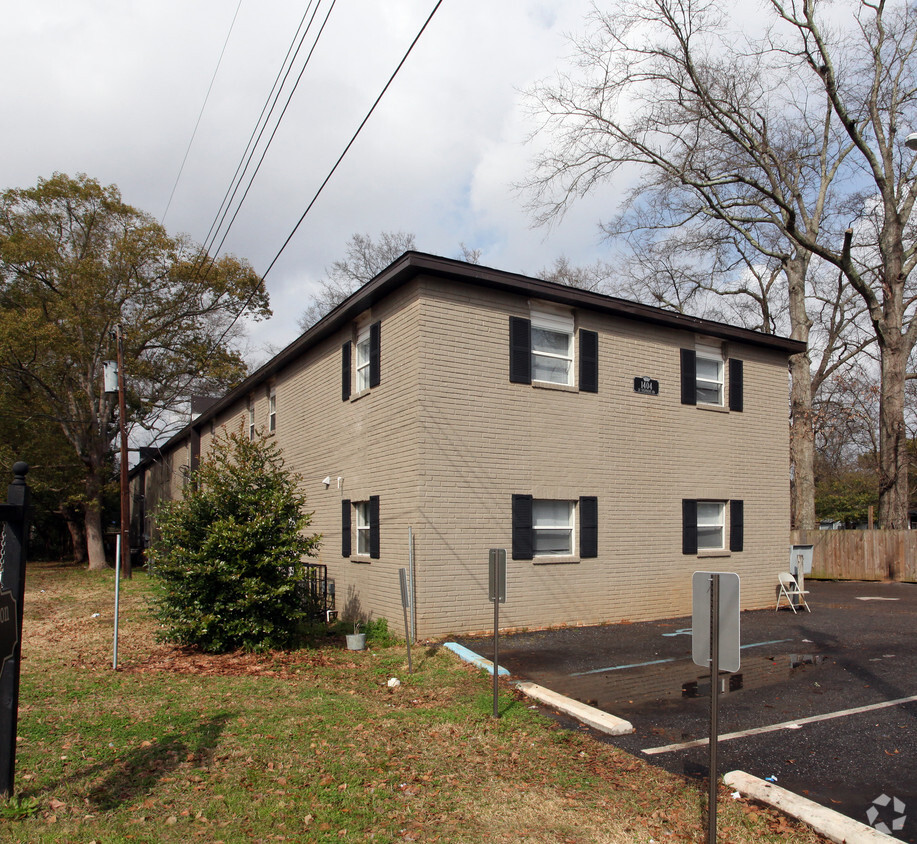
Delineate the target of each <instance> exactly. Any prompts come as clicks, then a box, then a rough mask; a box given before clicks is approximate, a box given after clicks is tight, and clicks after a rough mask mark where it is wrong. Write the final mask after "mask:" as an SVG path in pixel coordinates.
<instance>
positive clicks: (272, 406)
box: [267, 387, 277, 434]
mask: <svg viewBox="0 0 917 844" xmlns="http://www.w3.org/2000/svg"><path fill="white" fill-rule="evenodd" d="M267 402H268V405H267V429H268V430H269V431H270V432H271V433H272V434H273V433H274V431H276V430H277V393H276V391H275V390H274V388H273V387H272V388H271V394H270V396H268V400H267Z"/></svg>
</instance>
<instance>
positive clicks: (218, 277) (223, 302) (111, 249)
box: [0, 173, 270, 569]
mask: <svg viewBox="0 0 917 844" xmlns="http://www.w3.org/2000/svg"><path fill="white" fill-rule="evenodd" d="M243 315H248V316H251V317H254V318H262V317H266V316H269V315H270V310H269V308H268V297H267V293H266V291H265V288H264V284H263V282H262V280H261V278H260V277H259V276H258V275H257V274H256V273H255V272H254V270H253V269H252V268H251V267H250V266H249V265H248V264H247V263H246V262H245V261H241V260H238V259H236V258H234V257H231V256H228V257H221V258H218V259H213V258H211V257H209V256H207V255H206V254H203V253H202V251H201V250H200V249H199V248H198V247H197V246H195V245H194V244H193V243H192V242H191V241H190V240H189V239H188V238H186V237H183V236H180V237H173V236H170V235H169V234H168V233H167V232H166V231H165V229H164V228H163V227H162V226H161V225H160V224H159V223H157V222H156V221H155V220H154V219H153V218H152V217H150V216H149V215H148V214H146V213H144V212H142V211H139V210H137V209H136V208H133V207H131V206H130V205H127V204H125V203H124V202H123V201H122V198H121V194H120V192H119V190H118V188H117V187H115V186H114V185H110V186H103V185H101V184H100V183H99V182H98V181H96V180H95V179H92V178H89V177H88V176H85V175H82V174H81V175H78V176H76V177H75V178H71V177H69V176H67V175H64V174H60V173H56V174H54V175H53V176H52V177H51V178H49V179H40V180H39V182H38V184H37V185H36V186H35V187H31V188H23V189H9V190H6V191H5V192H4V193H3V194H2V196H0V378H2V379H3V381H4V389H5V390H6V391H9V392H12V394H13V395H15V397H16V403H15V405H14V407H17V408H19V409H20V411H21V413H22V419H23V425H24V426H26V427H28V425H29V422H28V419H29V418H30V417H32V418H35V417H39V418H41V419H43V420H50V421H52V422H53V423H54V424H56V425H57V426H58V427H59V429H60V431H61V433H62V434H63V436H64V438H65V439H66V442H67V443H68V444H69V446H70V448H71V449H72V451H73V453H74V455H75V456H76V458H77V460H78V462H79V465H80V466H81V467H82V481H81V487H82V489H81V496H80V498H81V505H82V509H83V517H84V520H85V534H86V543H87V550H88V557H89V565H90V568H94V569H97V568H102V567H104V565H105V553H104V548H103V544H102V524H101V494H102V490H103V488H104V485H105V483H106V482H107V481H108V480H109V478H110V466H111V460H110V457H111V452H112V447H113V439H114V435H115V429H116V421H117V417H116V412H117V401H116V396H114V395H110V394H106V393H104V392H103V378H102V371H103V364H104V361H105V360H107V359H114V357H115V354H114V352H115V348H114V343H113V332H114V330H115V327H116V326H117V325H119V324H120V325H121V326H122V332H123V338H124V370H125V376H126V377H125V380H126V384H127V389H126V391H125V393H126V398H127V408H128V409H127V416H128V418H127V419H126V420H125V421H126V422H127V424H128V425H129V426H137V425H141V426H142V425H150V424H151V423H152V420H154V419H157V418H161V417H162V415H163V414H164V413H169V412H170V411H174V410H176V409H177V408H178V407H179V405H180V403H181V402H182V401H187V399H188V397H189V395H191V394H195V393H196V394H214V393H220V392H223V391H224V390H225V389H227V388H228V387H230V386H232V385H233V384H235V383H237V382H238V381H239V380H241V378H242V377H244V375H245V371H246V370H245V365H244V363H243V360H242V357H241V355H240V353H239V352H238V351H237V350H236V349H235V348H234V344H233V340H234V338H235V336H236V333H237V331H238V320H239V318H240V317H241V316H243ZM8 406H9V405H8ZM38 430H39V429H38V428H37V427H36V432H37V431H38Z"/></svg>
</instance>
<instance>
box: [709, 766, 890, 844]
mask: <svg viewBox="0 0 917 844" xmlns="http://www.w3.org/2000/svg"><path fill="white" fill-rule="evenodd" d="M723 782H724V783H726V785H728V786H729V787H730V788H734V789H735V790H736V791H738V792H739V793H740V794H743V795H745V796H746V797H752V798H754V799H755V800H760V801H761V802H762V803H767V804H768V805H769V806H773V807H774V808H776V809H779V810H780V811H781V812H784V813H785V814H787V815H790V816H791V817H794V818H796V819H797V820H800V821H802V822H803V823H807V824H808V825H809V826H811V827H812V828H813V829H815V831H816V832H820V833H821V834H822V835H824V836H825V838H829V839H830V840H831V841H835V842H837V844H879V842H883V844H889V842H890V841H891V842H894V841H900V839H899V838H893V837H892V836H891V835H886V834H885V833H882V832H879V831H877V830H875V829H873V828H872V827H871V826H867V825H866V824H864V823H860V822H859V821H855V820H853V818H848V817H847V816H846V815H842V814H840V812H835V811H834V810H833V809H828V808H826V807H825V806H822V805H821V804H819V803H816V802H815V801H813V800H809V799H807V798H805V797H800V795H798V794H794V793H793V792H792V791H787V790H786V789H785V788H781V787H780V786H779V785H774V784H773V783H769V782H767V781H765V780H762V779H759V778H758V777H753V776H752V775H751V774H746V773H745V771H730V772H729V773H728V774H726V775H725V776H724V777H723Z"/></svg>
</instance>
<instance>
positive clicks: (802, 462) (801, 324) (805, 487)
mask: <svg viewBox="0 0 917 844" xmlns="http://www.w3.org/2000/svg"><path fill="white" fill-rule="evenodd" d="M808 266H809V257H808V256H805V257H795V258H792V259H790V260H788V261H787V262H786V264H785V266H784V271H785V272H786V278H787V293H788V306H789V314H790V336H791V337H792V338H793V339H794V340H801V341H802V342H803V343H808V342H809V332H810V330H811V328H812V320H811V319H810V318H809V314H808V311H807V310H806V271H807V269H808ZM790 379H791V382H790V524H791V525H792V527H794V528H801V529H802V530H813V529H814V528H816V527H817V526H818V525H817V524H816V521H815V430H814V426H813V424H812V421H813V420H812V399H813V395H812V361H811V360H810V358H809V352H808V350H806V351H805V352H803V353H802V354H799V355H791V356H790Z"/></svg>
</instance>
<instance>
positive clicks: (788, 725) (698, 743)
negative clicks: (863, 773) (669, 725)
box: [641, 695, 917, 756]
mask: <svg viewBox="0 0 917 844" xmlns="http://www.w3.org/2000/svg"><path fill="white" fill-rule="evenodd" d="M914 701H917V695H911V696H910V697H900V698H898V699H897V700H886V701H883V702H882V703H871V704H869V705H868V706H857V707H855V708H853V709H841V710H838V711H837V712H826V713H825V714H824V715H812V716H810V717H809V718H799V719H797V720H796V721H783V722H782V723H780V724H771V725H769V726H767V727H755V728H754V729H751V730H740V731H739V732H736V733H725V734H723V735H721V736H720V737H719V740H720V741H729V740H731V739H737V738H746V737H747V736H756V735H760V734H761V733H773V732H776V731H777V730H796V729H799V728H800V727H802V726H803V725H804V724H815V723H817V722H818V721H830V720H832V719H834V718H845V717H847V716H848V715H859V714H861V713H863V712H874V711H875V710H877V709H887V708H888V707H890V706H900V705H901V704H902V703H913V702H914ZM709 741H710V740H709V739H708V738H703V739H695V740H694V741H684V742H681V743H680V744H667V745H664V746H663V747H649V748H647V749H646V750H642V751H641V753H645V754H646V755H647V756H654V755H656V754H657V753H674V752H675V751H677V750H687V749H688V748H691V747H703V746H704V745H706V744H707V743H708V742H709Z"/></svg>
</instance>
